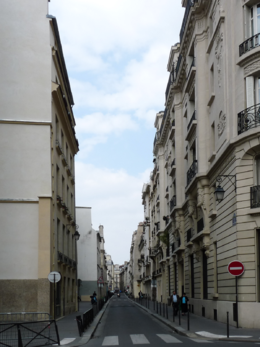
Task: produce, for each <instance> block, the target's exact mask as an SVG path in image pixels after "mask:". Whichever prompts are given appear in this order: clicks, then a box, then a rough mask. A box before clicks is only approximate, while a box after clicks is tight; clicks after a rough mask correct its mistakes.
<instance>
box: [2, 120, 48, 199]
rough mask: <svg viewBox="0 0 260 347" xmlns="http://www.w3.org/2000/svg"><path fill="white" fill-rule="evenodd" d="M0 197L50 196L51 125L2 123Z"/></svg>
mask: <svg viewBox="0 0 260 347" xmlns="http://www.w3.org/2000/svg"><path fill="white" fill-rule="evenodd" d="M0 148H1V153H0V165H1V170H0V199H7V198H8V199H18V198H23V199H37V198H38V196H51V194H52V192H51V148H50V127H49V126H35V125H19V124H16V125H15V124H1V127H0Z"/></svg>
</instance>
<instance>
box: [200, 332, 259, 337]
mask: <svg viewBox="0 0 260 347" xmlns="http://www.w3.org/2000/svg"><path fill="white" fill-rule="evenodd" d="M196 334H198V335H200V336H204V337H210V338H212V339H219V338H225V337H227V335H217V334H211V333H208V332H207V331H197V332H196ZM229 337H233V338H236V337H240V338H243V339H248V338H250V337H252V336H243V335H242V336H239V335H230V336H229Z"/></svg>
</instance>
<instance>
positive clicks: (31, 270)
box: [0, 203, 39, 279]
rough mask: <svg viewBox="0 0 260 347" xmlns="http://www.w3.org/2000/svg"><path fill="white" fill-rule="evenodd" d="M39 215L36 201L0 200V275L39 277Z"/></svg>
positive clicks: (22, 277) (23, 277)
mask: <svg viewBox="0 0 260 347" xmlns="http://www.w3.org/2000/svg"><path fill="white" fill-rule="evenodd" d="M14 216H15V218H14ZM28 216H30V218H28ZM38 218H39V216H38V204H37V203H27V204H21V203H5V204H4V203H2V204H1V208H0V220H1V225H3V226H4V230H1V232H0V279H37V278H38ZM21 269H22V271H21Z"/></svg>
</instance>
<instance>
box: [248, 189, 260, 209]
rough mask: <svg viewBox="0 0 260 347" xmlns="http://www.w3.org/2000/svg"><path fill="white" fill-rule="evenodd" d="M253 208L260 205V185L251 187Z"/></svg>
mask: <svg viewBox="0 0 260 347" xmlns="http://www.w3.org/2000/svg"><path fill="white" fill-rule="evenodd" d="M250 197H251V208H257V207H260V186H254V187H251V188H250Z"/></svg>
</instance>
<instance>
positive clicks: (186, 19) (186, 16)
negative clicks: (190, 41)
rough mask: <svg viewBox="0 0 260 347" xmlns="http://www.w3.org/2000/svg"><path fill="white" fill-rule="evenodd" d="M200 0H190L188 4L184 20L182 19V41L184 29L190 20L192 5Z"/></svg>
mask: <svg viewBox="0 0 260 347" xmlns="http://www.w3.org/2000/svg"><path fill="white" fill-rule="evenodd" d="M197 1H198V0H188V3H187V6H186V10H185V13H184V17H183V21H182V26H181V31H180V42H181V41H182V38H183V35H184V31H185V28H186V25H187V22H188V17H189V13H190V9H191V7H193V6H194V4H195V3H196V2H197Z"/></svg>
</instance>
